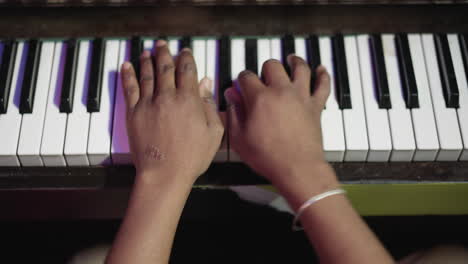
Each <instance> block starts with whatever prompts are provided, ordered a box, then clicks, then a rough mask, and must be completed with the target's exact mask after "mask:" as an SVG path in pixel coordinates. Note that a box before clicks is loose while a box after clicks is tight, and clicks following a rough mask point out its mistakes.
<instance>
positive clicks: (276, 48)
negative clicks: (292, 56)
mask: <svg viewBox="0 0 468 264" xmlns="http://www.w3.org/2000/svg"><path fill="white" fill-rule="evenodd" d="M270 50H271V54H270V57H271V58H272V59H275V60H279V61H281V38H278V37H273V38H271V39H270Z"/></svg>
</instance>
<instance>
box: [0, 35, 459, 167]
mask: <svg viewBox="0 0 468 264" xmlns="http://www.w3.org/2000/svg"><path fill="white" fill-rule="evenodd" d="M154 41H155V39H154V38H139V37H135V38H132V39H69V40H55V39H54V40H52V39H43V40H42V39H41V40H3V41H0V166H52V167H55V166H92V165H108V164H129V163H131V159H130V153H129V146H128V140H127V134H126V129H125V116H124V115H125V103H124V98H123V94H122V84H121V82H120V78H119V76H118V74H119V73H118V72H119V70H120V65H121V64H122V63H123V62H124V61H132V62H133V63H134V65H136V70H137V73H138V72H139V67H138V64H135V62H138V57H139V55H140V53H141V52H142V50H151V49H153V47H154ZM168 42H169V47H170V50H171V52H172V53H173V54H174V55H176V54H177V52H178V51H179V50H180V49H182V48H184V47H187V46H188V47H192V49H193V54H194V57H195V61H196V64H197V69H198V78H199V79H202V78H203V77H204V76H207V77H209V78H211V79H213V80H214V81H215V82H214V83H215V84H216V85H215V87H214V88H213V94H214V96H215V99H216V102H217V104H218V109H219V111H220V112H223V111H225V110H226V101H225V99H224V97H223V93H224V90H225V89H227V88H228V87H229V86H231V83H232V81H233V79H235V78H236V77H237V75H238V74H239V73H240V72H241V71H242V70H244V69H249V70H251V71H253V72H256V73H261V67H262V65H263V63H264V62H265V61H267V60H268V59H270V58H274V59H278V60H281V61H283V62H284V60H285V58H286V57H287V55H289V54H292V53H294V54H296V55H298V56H301V57H303V58H304V59H305V60H307V61H308V63H309V64H310V66H311V67H312V68H316V66H318V65H319V64H323V65H324V66H326V68H327V69H328V70H329V73H330V75H331V76H332V82H331V88H332V89H331V94H330V97H329V98H328V101H327V102H326V107H325V109H324V111H323V114H322V132H323V145H324V151H325V155H326V158H327V160H329V161H331V162H364V161H368V162H388V161H390V162H410V161H435V160H437V161H458V160H460V161H462V160H463V161H465V160H468V83H467V77H468V35H458V34H382V35H334V36H291V35H287V36H282V37H259V38H256V37H245V38H244V37H228V36H223V37H220V38H214V37H191V38H190V37H174V38H168ZM285 67H286V69H287V70H288V71H289V70H290V69H289V67H288V66H287V65H285ZM312 78H314V76H312ZM312 83H313V82H312ZM313 90H314V87H313V85H312V86H311V92H313ZM215 161H216V162H237V161H240V160H239V157H238V156H237V155H236V153H234V152H233V151H232V150H231V149H230V148H229V142H226V139H225V142H223V145H222V147H221V149H220V150H219V151H218V153H217V155H216V158H215Z"/></svg>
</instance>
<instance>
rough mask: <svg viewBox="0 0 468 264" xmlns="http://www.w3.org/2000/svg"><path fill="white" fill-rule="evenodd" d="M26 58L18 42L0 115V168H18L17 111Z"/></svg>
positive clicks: (19, 123) (22, 42)
mask: <svg viewBox="0 0 468 264" xmlns="http://www.w3.org/2000/svg"><path fill="white" fill-rule="evenodd" d="M26 57H27V56H26V53H25V45H24V41H19V42H18V46H17V52H16V57H15V66H14V70H13V76H12V81H11V87H10V97H9V98H8V110H7V112H6V113H5V114H1V115H0V128H1V129H0V146H1V147H0V166H20V162H19V159H18V156H17V155H16V150H17V148H18V140H19V135H20V128H21V120H22V118H23V116H22V115H21V114H20V111H19V104H20V98H21V86H22V83H23V74H24V68H25V66H26Z"/></svg>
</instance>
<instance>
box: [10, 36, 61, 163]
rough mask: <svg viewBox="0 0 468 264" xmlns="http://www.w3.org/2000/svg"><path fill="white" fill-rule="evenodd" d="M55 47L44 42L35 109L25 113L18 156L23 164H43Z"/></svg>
mask: <svg viewBox="0 0 468 264" xmlns="http://www.w3.org/2000/svg"><path fill="white" fill-rule="evenodd" d="M54 47H55V43H54V42H53V41H44V42H42V48H41V57H40V62H39V69H38V73H37V81H36V93H35V96H34V107H33V111H32V113H31V114H23V120H22V122H21V132H20V138H19V143H18V156H19V158H20V161H21V164H22V165H23V166H43V162H42V159H41V156H40V155H39V154H40V153H39V152H40V148H41V139H42V131H43V128H44V117H45V110H46V104H47V96H48V93H49V83H50V75H51V71H52V62H53V58H54Z"/></svg>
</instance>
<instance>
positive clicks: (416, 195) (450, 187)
mask: <svg viewBox="0 0 468 264" xmlns="http://www.w3.org/2000/svg"><path fill="white" fill-rule="evenodd" d="M342 186H343V188H344V189H345V190H346V191H347V196H348V198H349V199H350V200H351V203H352V204H353V206H354V208H356V210H357V211H358V212H359V214H361V215H362V216H384V215H385V216H392V215H393V216H397V215H466V214H468V182H453V183H375V184H374V183H372V184H367V183H365V184H343V185H342ZM264 187H265V188H267V189H270V190H274V188H273V187H271V186H264Z"/></svg>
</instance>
